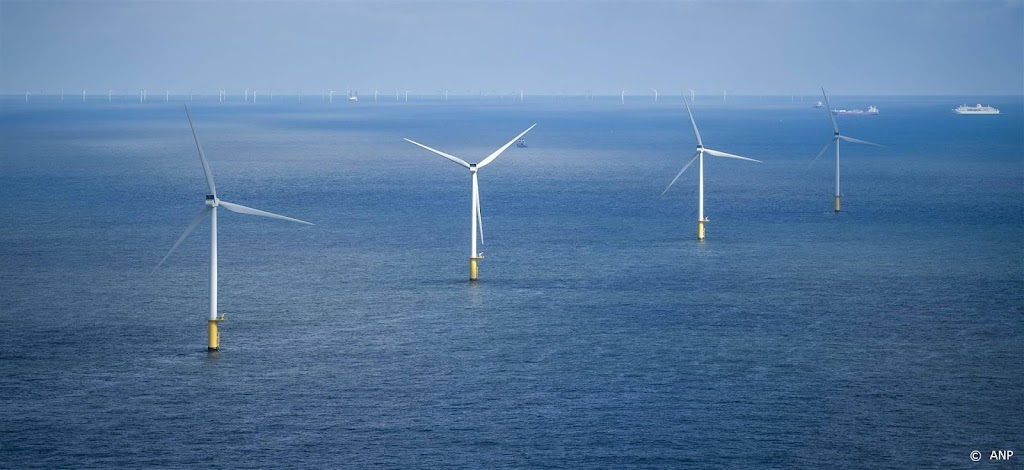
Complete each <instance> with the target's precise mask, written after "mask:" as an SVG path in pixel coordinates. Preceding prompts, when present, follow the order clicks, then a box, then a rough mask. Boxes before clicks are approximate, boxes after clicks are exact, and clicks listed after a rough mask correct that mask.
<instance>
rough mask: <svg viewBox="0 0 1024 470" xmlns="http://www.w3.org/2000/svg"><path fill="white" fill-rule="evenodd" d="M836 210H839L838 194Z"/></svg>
mask: <svg viewBox="0 0 1024 470" xmlns="http://www.w3.org/2000/svg"><path fill="white" fill-rule="evenodd" d="M836 212H839V196H836Z"/></svg>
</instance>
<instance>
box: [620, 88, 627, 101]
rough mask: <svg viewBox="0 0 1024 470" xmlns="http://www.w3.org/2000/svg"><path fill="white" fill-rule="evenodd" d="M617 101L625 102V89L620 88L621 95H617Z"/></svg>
mask: <svg viewBox="0 0 1024 470" xmlns="http://www.w3.org/2000/svg"><path fill="white" fill-rule="evenodd" d="M619 101H620V103H621V104H626V90H622V95H621V96H619Z"/></svg>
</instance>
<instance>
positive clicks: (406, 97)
mask: <svg viewBox="0 0 1024 470" xmlns="http://www.w3.org/2000/svg"><path fill="white" fill-rule="evenodd" d="M405 102H406V103H408V102H409V90H405Z"/></svg>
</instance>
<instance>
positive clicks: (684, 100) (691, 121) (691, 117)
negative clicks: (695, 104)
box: [683, 98, 704, 147]
mask: <svg viewBox="0 0 1024 470" xmlns="http://www.w3.org/2000/svg"><path fill="white" fill-rule="evenodd" d="M683 104H685V105H686V114H689V115H690V124H693V135H695V136H697V146H698V147H703V146H704V143H702V142H701V141H700V131H698V130H697V121H694V120H693V113H692V112H691V111H690V104H689V103H687V101H686V98H683Z"/></svg>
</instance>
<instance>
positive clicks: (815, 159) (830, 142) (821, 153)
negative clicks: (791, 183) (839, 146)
mask: <svg viewBox="0 0 1024 470" xmlns="http://www.w3.org/2000/svg"><path fill="white" fill-rule="evenodd" d="M835 142H836V138H835V137H833V138H832V139H830V140H829V141H828V142H826V143H825V146H824V147H822V148H821V151H820V152H818V155H816V156H815V157H814V159H813V160H811V163H808V164H807V168H804V172H805V173H806V172H807V169H808V168H810V167H811V165H813V164H814V162H816V161H818V159H819V158H821V156H822V155H824V154H825V152H826V151H827V150H828V149H829V147H831V146H832V144H834V143H835Z"/></svg>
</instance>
